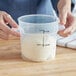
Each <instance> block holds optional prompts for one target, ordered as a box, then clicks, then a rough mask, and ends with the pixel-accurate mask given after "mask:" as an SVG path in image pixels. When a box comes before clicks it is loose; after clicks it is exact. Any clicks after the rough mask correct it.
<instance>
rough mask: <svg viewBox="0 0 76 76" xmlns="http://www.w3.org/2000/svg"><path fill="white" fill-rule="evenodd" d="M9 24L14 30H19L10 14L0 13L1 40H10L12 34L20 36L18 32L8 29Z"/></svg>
mask: <svg viewBox="0 0 76 76" xmlns="http://www.w3.org/2000/svg"><path fill="white" fill-rule="evenodd" d="M8 24H9V25H10V26H11V27H12V28H18V25H17V23H16V22H15V21H14V20H13V19H12V17H11V16H10V15H9V14H8V13H6V12H4V11H0V38H2V39H8V37H9V35H10V34H11V35H15V36H20V35H19V33H18V32H16V31H14V30H13V29H12V28H10V27H8V26H7V25H8Z"/></svg>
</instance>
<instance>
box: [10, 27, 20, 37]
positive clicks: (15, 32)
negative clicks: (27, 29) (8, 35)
mask: <svg viewBox="0 0 76 76" xmlns="http://www.w3.org/2000/svg"><path fill="white" fill-rule="evenodd" d="M11 31H12V32H13V35H15V36H17V37H20V32H17V28H12V29H11Z"/></svg>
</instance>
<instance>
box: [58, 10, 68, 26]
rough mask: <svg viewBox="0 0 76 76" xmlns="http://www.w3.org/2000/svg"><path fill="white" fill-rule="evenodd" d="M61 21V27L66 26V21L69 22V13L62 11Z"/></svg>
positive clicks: (60, 14)
mask: <svg viewBox="0 0 76 76" xmlns="http://www.w3.org/2000/svg"><path fill="white" fill-rule="evenodd" d="M59 19H60V24H61V25H65V24H66V20H67V12H65V11H61V12H60V13H59Z"/></svg>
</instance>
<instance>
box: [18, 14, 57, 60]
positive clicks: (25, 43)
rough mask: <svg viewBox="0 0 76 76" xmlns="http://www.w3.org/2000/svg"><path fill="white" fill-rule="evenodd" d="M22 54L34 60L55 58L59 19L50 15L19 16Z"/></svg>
mask: <svg viewBox="0 0 76 76" xmlns="http://www.w3.org/2000/svg"><path fill="white" fill-rule="evenodd" d="M18 22H19V27H20V34H21V55H22V58H23V59H25V58H28V59H30V60H32V61H46V60H51V59H54V58H55V55H56V34H57V31H58V20H57V19H56V18H55V17H54V16H50V15H41V14H36V15H25V16H21V17H19V18H18Z"/></svg>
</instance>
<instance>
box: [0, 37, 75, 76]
mask: <svg viewBox="0 0 76 76" xmlns="http://www.w3.org/2000/svg"><path fill="white" fill-rule="evenodd" d="M20 50H21V49H20V40H19V38H16V37H10V39H9V40H7V41H5V40H0V76H76V50H73V49H67V48H62V47H57V55H56V59H55V60H52V61H49V62H42V63H36V62H31V61H28V60H26V61H24V60H23V59H22V58H21V54H20Z"/></svg>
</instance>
